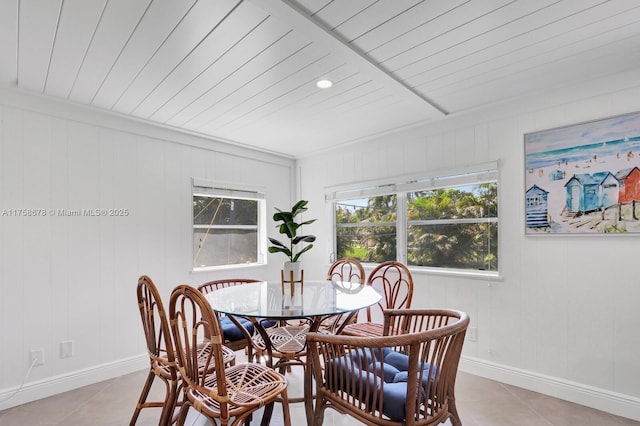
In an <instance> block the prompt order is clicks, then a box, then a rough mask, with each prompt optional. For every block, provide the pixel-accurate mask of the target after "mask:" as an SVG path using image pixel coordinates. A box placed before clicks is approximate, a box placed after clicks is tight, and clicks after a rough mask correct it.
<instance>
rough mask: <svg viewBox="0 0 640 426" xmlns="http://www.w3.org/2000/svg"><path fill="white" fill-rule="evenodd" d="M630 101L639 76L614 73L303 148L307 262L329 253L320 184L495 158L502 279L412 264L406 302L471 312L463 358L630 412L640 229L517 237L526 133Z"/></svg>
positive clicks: (639, 385)
mask: <svg viewBox="0 0 640 426" xmlns="http://www.w3.org/2000/svg"><path fill="white" fill-rule="evenodd" d="M638 110H640V86H638V82H637V78H636V77H634V76H632V75H620V76H619V79H617V80H615V81H596V82H591V83H590V85H589V86H588V87H574V88H565V89H558V88H556V89H554V92H553V93H551V92H550V93H548V94H545V95H541V96H537V97H536V98H532V99H531V100H530V102H526V103H524V102H521V103H511V104H505V105H501V106H495V107H494V108H492V109H490V110H484V111H478V112H475V113H468V114H464V115H460V116H458V117H452V118H448V119H446V120H443V121H441V122H438V123H435V124H433V125H431V126H424V127H420V128H414V129H411V130H406V131H403V132H397V133H395V134H390V135H386V136H381V137H378V138H374V139H371V140H367V141H362V142H360V143H355V144H351V145H348V146H344V147H342V148H340V149H339V150H336V151H332V152H326V153H321V154H318V155H316V156H312V157H309V158H304V159H302V160H300V161H299V162H298V168H299V170H300V188H301V194H302V197H303V198H306V199H308V200H309V201H310V204H309V205H310V211H309V213H308V214H309V216H310V217H320V218H321V219H322V220H318V221H317V222H316V223H315V224H313V225H311V226H312V227H313V228H312V229H306V230H305V232H310V233H314V234H316V235H318V236H320V238H318V242H317V244H316V247H315V248H314V249H313V250H312V251H310V252H308V253H307V254H305V259H304V262H305V270H309V273H310V274H311V275H314V274H319V273H321V271H322V269H323V268H324V270H326V267H327V265H328V264H329V262H328V259H329V258H328V253H330V252H331V247H330V245H329V244H330V241H331V239H330V238H329V236H330V235H331V233H332V229H331V226H330V220H331V217H330V214H331V211H330V210H329V209H327V208H326V206H325V203H324V198H323V197H324V194H325V192H327V188H331V187H334V186H337V185H345V184H350V183H352V182H358V181H361V182H366V181H370V180H379V179H384V178H390V177H394V176H398V175H403V174H413V173H419V172H430V171H433V170H440V169H446V168H447V167H456V166H462V165H468V164H474V163H480V162H485V161H493V160H499V163H500V189H499V191H500V193H499V197H500V198H499V202H500V205H499V209H500V210H499V215H500V265H501V267H500V269H501V274H502V276H503V279H502V280H495V281H483V280H477V279H469V278H462V277H447V276H441V275H430V274H425V273H420V272H416V273H415V277H414V279H415V296H414V302H413V306H415V307H449V308H457V309H462V310H465V311H467V312H468V313H469V315H470V317H471V326H472V327H477V329H478V340H477V342H471V341H466V343H465V347H464V359H463V361H462V364H461V368H462V369H464V370H467V371H470V372H473V373H476V374H479V375H483V376H486V377H490V378H494V379H497V380H502V381H505V382H508V383H511V384H515V385H518V386H521V387H525V388H529V389H532V390H536V391H541V392H544V393H547V394H550V395H554V396H558V397H561V398H565V399H568V400H571V401H574V402H578V403H581V404H585V405H591V406H593V407H596V408H599V409H602V410H607V411H610V412H614V413H616V414H620V415H623V416H627V417H631V418H635V419H638V420H640V309H639V307H640V273H639V272H638V271H639V269H638V262H639V257H638V254H639V252H640V237H638V236H627V237H623V236H593V237H577V236H571V237H570V236H552V237H546V238H545V237H525V236H524V165H523V162H524V154H523V151H524V142H523V135H524V134H525V133H528V132H532V131H536V130H542V129H546V128H551V127H556V126H560V125H568V124H572V123H576V122H581V121H585V120H592V119H597V118H601V117H606V116H611V115H615V114H620V113H626V112H632V111H638ZM430 175H431V174H430ZM327 210H329V211H327Z"/></svg>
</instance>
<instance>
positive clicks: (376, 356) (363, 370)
mask: <svg viewBox="0 0 640 426" xmlns="http://www.w3.org/2000/svg"><path fill="white" fill-rule="evenodd" d="M328 364H329V366H328V368H329V369H331V370H332V371H335V372H337V376H338V378H337V380H336V383H334V384H332V383H329V384H328V385H329V386H330V387H332V388H334V389H335V388H337V387H342V390H351V391H352V392H354V393H355V394H358V393H359V392H360V387H361V386H364V385H365V384H367V386H369V388H373V387H374V386H375V387H376V388H377V389H378V390H380V389H382V395H383V401H384V402H383V406H382V412H383V414H384V415H385V416H387V417H389V418H390V419H392V420H395V421H404V420H405V404H406V400H407V381H408V378H409V371H408V370H409V357H408V356H407V355H405V354H403V353H399V352H395V351H394V350H392V349H390V348H384V349H382V352H380V351H379V350H373V351H372V350H366V349H358V350H356V351H353V352H351V353H349V354H347V355H345V356H342V357H340V358H336V359H334V360H331V361H329V363H328ZM422 367H423V368H422V389H421V395H420V398H422V399H424V397H425V395H426V387H427V386H428V385H429V374H431V377H432V378H435V377H436V371H435V369H432V368H430V365H429V364H428V363H425V364H424V365H423V366H422ZM375 376H378V377H379V378H381V379H382V380H383V381H384V383H381V381H380V380H379V379H376V377H375ZM432 388H433V384H432V385H431V389H432ZM431 389H430V391H429V392H430V393H431ZM369 396H371V395H369ZM368 403H371V401H368Z"/></svg>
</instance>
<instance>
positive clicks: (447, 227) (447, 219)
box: [327, 163, 498, 273]
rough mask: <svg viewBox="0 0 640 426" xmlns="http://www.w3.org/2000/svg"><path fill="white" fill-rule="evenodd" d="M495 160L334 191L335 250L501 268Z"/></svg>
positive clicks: (376, 259)
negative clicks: (468, 168) (447, 172)
mask: <svg viewBox="0 0 640 426" xmlns="http://www.w3.org/2000/svg"><path fill="white" fill-rule="evenodd" d="M492 164H493V163H492ZM493 166H494V167H491V168H488V169H486V168H485V166H483V167H479V168H476V169H475V170H473V169H472V170H471V171H464V172H460V171H458V172H455V173H454V174H450V175H439V176H434V177H428V178H419V179H412V180H410V181H405V182H402V181H401V182H394V183H391V184H384V185H377V186H373V187H368V188H357V189H348V190H341V191H336V192H334V193H331V194H329V195H328V197H327V198H328V199H330V200H331V201H332V202H333V203H334V207H335V208H334V212H335V256H336V257H337V258H341V257H354V258H356V259H359V260H360V261H362V262H367V263H380V262H384V261H388V260H399V261H401V262H403V263H406V264H407V265H409V266H412V267H419V268H425V269H426V268H438V269H439V270H444V269H447V270H460V271H467V272H468V271H471V272H473V271H478V272H481V271H482V272H490V273H497V272H498V173H497V168H495V164H493Z"/></svg>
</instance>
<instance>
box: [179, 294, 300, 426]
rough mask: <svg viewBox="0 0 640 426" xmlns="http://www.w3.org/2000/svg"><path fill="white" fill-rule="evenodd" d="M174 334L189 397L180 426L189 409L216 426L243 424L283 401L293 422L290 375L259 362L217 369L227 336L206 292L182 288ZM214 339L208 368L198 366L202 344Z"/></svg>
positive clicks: (181, 414) (221, 358)
mask: <svg viewBox="0 0 640 426" xmlns="http://www.w3.org/2000/svg"><path fill="white" fill-rule="evenodd" d="M169 318H170V323H171V332H172V335H173V340H174V342H175V347H176V355H177V359H178V368H179V371H180V374H181V375H182V378H183V380H184V386H185V390H186V392H185V393H186V399H185V401H184V403H183V404H182V407H181V410H180V415H179V416H178V422H177V423H178V425H182V424H184V421H185V419H186V416H187V411H188V409H189V408H193V409H194V410H196V411H197V412H199V413H200V414H202V415H203V416H205V417H206V418H207V419H208V420H209V421H210V422H211V423H212V424H218V423H219V424H221V425H223V426H224V425H227V424H232V425H238V424H241V423H245V422H246V420H247V419H249V418H250V417H251V416H252V414H253V413H254V412H255V411H256V410H258V409H260V408H261V407H263V406H265V405H270V404H273V403H274V402H275V401H276V400H278V399H280V400H281V401H282V409H283V414H284V423H285V425H286V426H289V425H290V424H291V420H290V415H289V405H288V397H287V382H286V379H285V378H284V376H282V375H281V374H279V373H278V372H276V371H274V370H273V369H271V368H269V367H267V366H265V365H262V364H256V363H243V364H236V365H233V366H228V367H224V368H217V366H221V365H223V364H224V361H223V347H224V345H223V344H222V332H221V331H220V326H219V323H218V320H217V318H216V316H215V314H214V312H213V310H212V309H211V306H210V305H209V302H208V301H207V299H206V298H205V297H204V295H203V294H202V293H200V291H198V290H197V289H195V288H193V287H191V286H188V285H180V286H178V287H176V288H175V289H174V291H173V292H172V293H171V299H170V301H169ZM207 339H210V342H211V351H209V352H208V354H207V357H206V360H205V366H206V367H208V368H206V369H203V368H198V367H196V364H197V363H196V362H195V360H196V359H197V358H198V357H199V356H200V354H199V352H200V351H199V349H198V347H199V345H200V344H201V342H203V341H206V340H207Z"/></svg>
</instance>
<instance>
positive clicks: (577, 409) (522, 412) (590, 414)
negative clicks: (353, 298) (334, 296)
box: [0, 367, 640, 426]
mask: <svg viewBox="0 0 640 426" xmlns="http://www.w3.org/2000/svg"><path fill="white" fill-rule="evenodd" d="M146 374H147V371H139V372H136V373H132V374H128V375H125V376H122V377H118V378H115V379H111V380H107V381H104V382H100V383H96V384H93V385H90V386H86V387H83V388H80V389H76V390H72V391H69V392H65V393H62V394H59V395H54V396H51V397H49V398H45V399H41V400H39V401H34V402H31V403H28V404H24V405H20V406H17V407H13V408H10V409H7V410H4V411H0V425H2V426H14V425H15V426H23V425H29V426H44V425H47V426H49V425H64V426H75V425H78V426H85V425H87V426H88V425H91V426H102V425H104V426H107V425H127V424H129V420H130V418H131V414H132V412H133V408H134V406H135V404H136V401H137V400H138V396H139V393H140V390H141V389H142V385H143V383H144V380H145V377H146ZM287 377H288V379H289V383H290V388H289V395H290V396H301V395H302V369H301V368H299V369H298V368H296V367H294V368H293V372H292V373H287ZM156 384H157V385H158V386H156ZM162 392H163V389H162V387H161V382H159V381H156V382H154V387H153V388H152V394H155V395H162ZM456 400H457V405H458V410H459V411H460V417H461V419H462V423H463V424H464V426H510V425H514V426H529V425H531V426H534V425H535V426H620V425H627V426H630V425H636V426H640V422H636V421H633V420H629V419H625V418H622V417H618V416H614V415H611V414H608V413H604V412H602V411H597V410H594V409H592V408H589V407H584V406H581V405H577V404H573V403H570V402H566V401H562V400H559V399H555V398H551V397H549V396H545V395H541V394H539V393H535V392H530V391H527V390H524V389H521V388H517V387H514V386H509V385H505V384H502V383H499V382H495V381H492V380H488V379H484V378H481V377H478V376H474V375H471V374H467V373H463V372H460V373H459V375H458V380H457V382H456ZM303 405H304V404H302V403H296V404H291V416H292V424H293V426H299V425H303V424H305V422H306V421H305V416H304V406H303ZM159 414H160V409H155V408H148V409H144V410H142V413H141V414H140V417H139V419H138V423H137V424H138V425H142V426H146V425H156V424H157V422H158V417H159ZM260 418H261V415H260V413H258V414H257V415H256V417H254V419H255V420H254V422H252V424H256V425H257V424H259V421H258V419H260ZM187 420H188V424H191V425H198V426H200V425H203V426H204V425H206V424H207V421H206V420H204V419H203V418H201V417H197V416H196V415H195V413H194V415H190V416H189V417H188V419H187ZM282 423H283V422H282V410H281V407H280V405H276V407H275V409H274V416H273V419H272V422H271V424H272V425H281V424H282ZM360 424H361V423H359V422H357V421H354V420H353V419H351V418H350V417H348V416H344V415H341V414H338V413H337V412H335V411H333V410H327V411H326V413H325V421H324V425H326V426H351V425H360ZM445 425H447V426H450V422H449V421H447V423H445Z"/></svg>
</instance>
